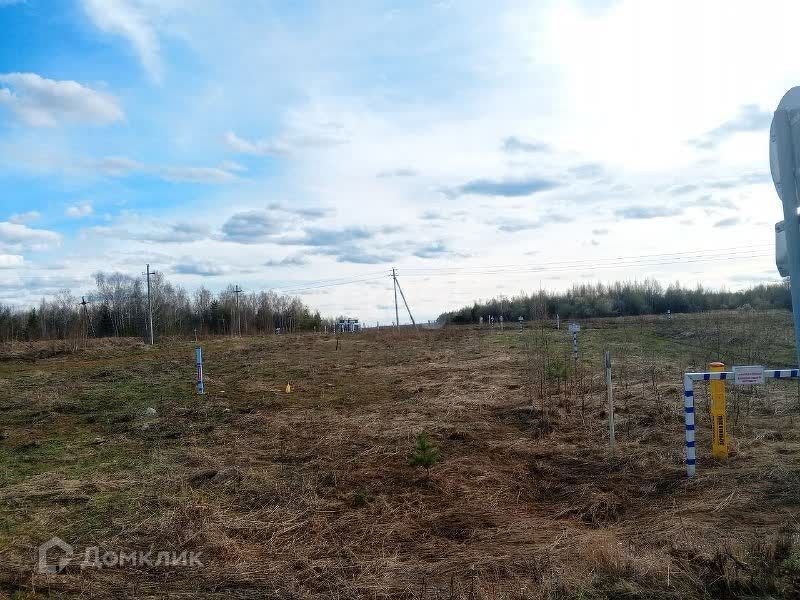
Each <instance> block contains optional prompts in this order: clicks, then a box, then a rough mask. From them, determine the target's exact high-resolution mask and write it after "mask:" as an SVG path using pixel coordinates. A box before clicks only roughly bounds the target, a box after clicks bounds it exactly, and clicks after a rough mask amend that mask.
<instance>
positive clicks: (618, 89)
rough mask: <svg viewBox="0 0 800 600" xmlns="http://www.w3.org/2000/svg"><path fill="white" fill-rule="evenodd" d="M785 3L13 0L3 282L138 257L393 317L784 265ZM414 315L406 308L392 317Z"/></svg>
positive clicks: (1, 116)
mask: <svg viewBox="0 0 800 600" xmlns="http://www.w3.org/2000/svg"><path fill="white" fill-rule="evenodd" d="M797 22H800V3H798V2H796V1H789V2H769V1H762V2H739V1H730V0H728V1H718V2H717V1H705V0H700V1H698V0H692V1H688V2H687V1H682V0H675V1H670V2H663V1H658V2H650V1H647V0H631V1H624V0H623V1H619V2H614V1H606V0H599V1H590V0H581V1H578V0H573V1H569V0H564V1H558V2H556V1H552V2H551V1H546V0H543V1H540V2H506V1H503V0H499V1H497V2H491V3H486V2H478V1H475V2H473V1H470V0H463V1H456V0H450V1H447V0H442V1H433V0H428V1H424V2H423V1H419V2H416V1H406V0H404V1H399V0H398V1H396V2H381V1H379V0H375V1H371V2H345V1H342V2H319V3H314V2H293V1H288V0H287V1H273V2H267V1H261V2H259V1H253V0H219V1H213V0H191V1H190V0H21V1H20V0H0V303H5V304H11V305H19V306H25V305H29V304H32V303H36V302H38V300H39V299H40V298H41V297H43V296H50V295H52V294H54V293H56V292H58V291H59V290H61V289H69V290H71V291H72V293H73V294H76V295H78V296H80V295H82V294H87V293H89V292H90V291H91V290H92V288H93V281H94V279H93V274H94V273H97V272H98V271H106V272H112V271H119V272H123V273H127V274H129V275H139V274H141V273H142V272H143V271H144V270H145V265H146V264H147V263H150V265H151V268H152V269H154V270H157V271H161V272H163V273H164V274H165V275H166V276H167V278H168V279H169V280H170V281H172V282H174V283H176V284H180V285H182V286H184V287H186V288H187V289H188V290H194V289H196V288H197V287H199V286H201V285H203V286H205V287H207V288H209V289H211V290H220V289H223V288H225V287H226V286H227V285H229V284H238V285H240V286H241V287H242V288H243V289H244V290H246V291H259V290H263V289H275V290H278V291H283V292H286V293H292V294H296V295H299V296H300V297H301V298H302V299H303V300H304V301H305V302H306V303H308V304H309V305H310V306H311V307H312V308H316V309H319V310H320V311H321V312H322V313H323V315H329V316H335V315H342V314H347V315H350V316H354V317H360V318H361V319H362V321H365V322H369V323H371V322H382V323H389V322H391V321H392V320H393V318H394V296H393V287H392V281H391V279H390V277H389V273H390V271H391V269H392V267H396V268H397V273H398V278H399V281H400V283H401V285H402V288H403V291H404V293H405V296H406V298H407V299H408V302H409V304H410V306H411V309H412V310H413V312H414V313H415V317H417V319H418V320H423V321H424V320H426V319H434V318H436V316H437V315H438V314H439V313H441V312H442V311H444V310H449V309H454V308H459V307H461V306H464V305H466V304H471V303H472V301H473V300H476V299H485V298H490V297H494V296H496V295H499V294H505V295H508V296H511V295H514V294H517V293H519V292H521V291H525V292H531V291H536V290H539V289H545V290H552V291H555V290H563V289H566V288H568V287H570V286H571V285H573V284H575V283H596V282H608V281H614V280H634V279H636V280H643V279H645V278H654V279H657V280H659V281H661V282H662V283H664V284H665V285H666V284H669V283H671V282H675V281H679V282H680V283H681V284H683V285H688V286H694V285H697V284H698V283H700V284H702V285H705V286H709V287H716V288H719V287H723V286H724V287H726V288H728V289H740V288H742V287H747V286H750V285H752V284H755V283H764V282H775V281H779V280H780V278H779V276H778V273H777V270H776V268H775V263H774V249H773V246H774V224H775V222H776V221H778V220H780V219H781V215H782V212H781V205H780V202H779V200H778V197H777V195H776V193H775V189H774V186H773V185H772V182H771V178H770V174H769V160H768V158H769V157H768V146H769V133H768V132H769V125H770V121H771V118H772V113H773V111H774V110H775V107H776V106H777V104H778V102H779V100H780V98H781V97H782V95H783V94H784V93H785V92H786V90H788V89H789V88H791V87H793V86H794V85H797V84H800V59H798V58H794V57H795V56H796V55H797V52H796V49H795V47H794V46H795V44H794V40H795V39H796V25H795V24H796V23H797ZM406 321H407V318H406V316H405V315H403V316H401V322H406Z"/></svg>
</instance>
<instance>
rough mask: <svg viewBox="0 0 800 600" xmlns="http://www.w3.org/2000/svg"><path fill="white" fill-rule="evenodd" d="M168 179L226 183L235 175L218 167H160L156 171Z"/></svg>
mask: <svg viewBox="0 0 800 600" xmlns="http://www.w3.org/2000/svg"><path fill="white" fill-rule="evenodd" d="M156 172H157V173H158V174H159V175H160V176H161V177H163V178H164V179H166V180H168V181H178V182H185V183H226V182H229V181H233V180H234V179H236V175H234V174H233V173H230V172H228V171H226V170H224V169H221V168H218V167H160V168H158V169H157V171H156Z"/></svg>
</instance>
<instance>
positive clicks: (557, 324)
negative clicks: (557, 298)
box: [556, 313, 561, 329]
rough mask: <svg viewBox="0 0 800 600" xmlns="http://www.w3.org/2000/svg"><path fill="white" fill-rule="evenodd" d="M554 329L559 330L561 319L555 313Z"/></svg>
mask: <svg viewBox="0 0 800 600" xmlns="http://www.w3.org/2000/svg"><path fill="white" fill-rule="evenodd" d="M556 329H561V317H560V316H559V315H558V313H556Z"/></svg>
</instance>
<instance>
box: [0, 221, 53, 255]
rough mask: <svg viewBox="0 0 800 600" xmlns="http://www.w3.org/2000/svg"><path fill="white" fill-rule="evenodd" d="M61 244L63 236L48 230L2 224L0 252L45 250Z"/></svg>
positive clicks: (16, 224)
mask: <svg viewBox="0 0 800 600" xmlns="http://www.w3.org/2000/svg"><path fill="white" fill-rule="evenodd" d="M60 242H61V236H60V235H59V234H57V233H56V232H54V231H48V230H46V229H32V228H30V227H28V226H26V225H21V224H19V223H9V222H0V250H6V251H12V252H19V251H21V250H44V249H46V248H48V247H50V246H53V245H57V244H59V243H60Z"/></svg>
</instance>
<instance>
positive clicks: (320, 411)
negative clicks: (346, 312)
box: [0, 312, 800, 599]
mask: <svg viewBox="0 0 800 600" xmlns="http://www.w3.org/2000/svg"><path fill="white" fill-rule="evenodd" d="M582 325H583V330H582V331H581V333H580V351H581V353H580V360H579V364H578V368H577V370H576V369H574V368H573V366H572V361H571V340H570V338H569V334H568V332H567V331H566V330H565V329H561V330H560V331H557V330H555V329H554V328H553V326H552V324H550V323H548V324H546V325H545V324H536V323H533V324H531V323H528V324H527V328H526V330H525V331H522V332H520V331H517V330H516V329H515V328H506V330H504V331H500V330H499V329H497V328H495V329H488V328H484V329H477V328H466V327H465V328H448V329H440V330H422V331H416V332H415V331H410V330H404V331H401V332H395V331H391V330H382V331H367V332H364V333H362V334H357V335H346V336H343V337H342V338H341V340H340V347H339V349H338V350H337V349H336V346H337V344H336V340H335V339H334V338H333V337H332V336H325V335H316V334H298V335H293V336H270V337H259V338H241V339H229V338H226V339H223V338H216V339H209V340H203V341H202V345H203V349H204V352H205V358H206V362H205V369H206V386H207V394H206V395H205V396H202V397H199V396H197V395H195V393H194V377H195V373H194V361H193V348H194V343H193V342H186V341H178V340H175V341H170V340H162V341H161V342H160V343H159V344H157V345H156V346H155V347H152V348H151V347H148V346H145V345H144V344H142V343H141V342H140V341H138V340H118V341H92V340H90V342H89V344H88V347H86V348H84V349H81V350H78V351H73V350H72V349H65V348H64V346H63V343H61V342H54V343H42V344H31V345H19V344H17V345H15V346H14V347H13V348H12V347H8V346H6V347H5V348H3V349H2V350H0V597H11V598H39V597H46V596H51V597H85V598H166V597H170V598H194V597H206V598H209V597H210V598H216V597H218V598H223V597H224V598H281V599H289V598H297V599H300V598H320V599H321V598H342V599H345V598H416V599H423V598H424V599H433V598H442V599H456V598H458V599H462V598H464V599H466V598H481V599H483V598H486V599H506V598H507V599H522V598H526V599H535V598H619V597H626V598H676V599H677V598H719V597H723V598H790V597H800V592H798V589H800V538H799V537H798V532H799V531H800V523H798V519H799V518H800V388H799V387H798V384H797V383H796V382H792V381H777V382H776V381H772V382H768V383H767V384H766V385H765V386H762V387H758V388H752V389H746V388H736V389H734V388H733V387H729V388H728V415H729V427H730V432H731V435H732V445H731V457H730V459H729V460H728V461H726V462H716V461H713V460H712V459H711V458H710V432H709V419H708V415H707V408H708V401H707V392H706V387H705V386H704V385H698V386H697V412H698V455H699V460H698V476H697V477H696V478H695V479H694V480H692V481H691V482H689V481H687V480H686V478H685V471H684V465H683V436H684V432H683V430H684V428H683V409H682V406H683V399H682V388H681V380H682V379H681V378H682V375H681V374H682V372H684V371H686V370H687V369H692V370H704V367H705V365H706V364H707V362H708V361H710V360H715V359H717V358H722V359H723V360H724V361H725V362H726V363H727V364H733V363H737V364H753V363H756V364H757V363H763V364H765V366H768V367H781V366H787V365H790V364H792V363H793V362H794V361H793V346H792V343H793V334H792V330H791V325H790V321H789V315H787V314H784V313H754V312H729V313H715V314H710V315H687V316H676V317H675V318H674V319H673V320H671V321H667V320H665V319H664V318H642V319H634V318H627V319H607V320H597V321H586V322H583V323H582ZM606 349H608V350H610V351H611V352H612V358H613V360H614V390H615V401H616V410H617V441H618V444H617V448H616V451H615V452H611V451H610V450H609V447H608V438H607V433H608V432H607V413H606V395H605V383H604V380H603V372H602V365H601V363H602V352H603V350H606ZM287 382H291V384H292V386H293V389H292V392H291V393H286V390H285V387H286V384H287ZM148 409H154V410H148ZM421 432H426V433H428V434H429V435H430V438H431V440H432V442H433V443H434V444H435V445H436V446H437V447H438V448H439V450H440V453H441V461H440V462H439V463H438V464H436V465H435V466H434V467H433V468H432V469H431V470H430V474H429V476H428V474H427V473H426V471H425V470H424V469H422V468H419V467H413V466H411V465H410V462H409V459H410V456H411V453H412V451H413V449H414V444H415V439H416V436H417V434H419V433H421ZM53 536H58V537H60V538H62V539H63V540H65V541H67V542H68V543H69V544H71V545H73V546H74V547H75V549H76V557H78V558H81V557H82V551H83V549H84V548H86V547H90V546H99V547H100V548H101V552H103V551H110V552H125V553H130V552H141V551H150V550H153V551H154V552H158V551H170V552H177V553H180V552H182V551H194V552H201V553H202V554H201V560H202V563H203V566H202V567H199V566H194V567H182V566H173V567H166V566H163V565H161V566H157V567H152V568H145V567H142V566H140V565H138V566H137V565H132V564H125V565H122V566H119V565H117V566H113V567H107V568H102V569H98V568H84V569H81V567H80V564H79V562H80V560H77V561H75V562H74V563H73V564H70V565H69V566H67V567H66V569H64V571H63V572H62V573H59V574H52V575H51V574H46V573H39V572H37V569H36V549H37V547H38V546H39V544H41V543H42V542H44V541H46V540H48V539H50V538H52V537H53Z"/></svg>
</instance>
